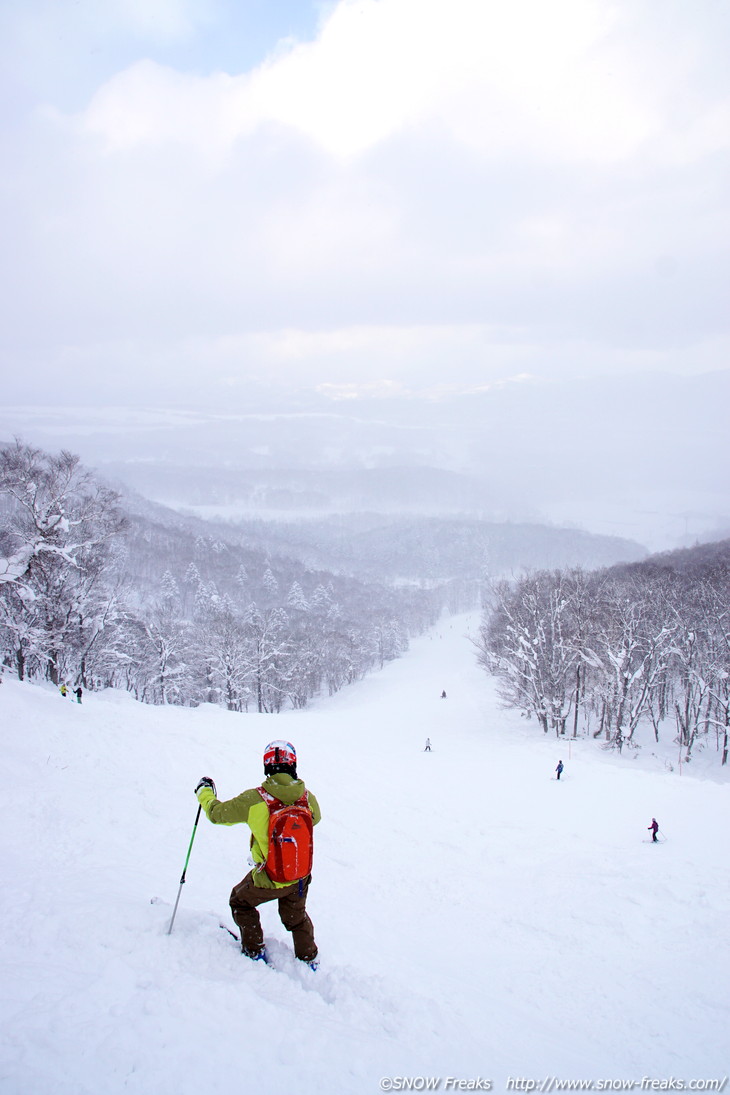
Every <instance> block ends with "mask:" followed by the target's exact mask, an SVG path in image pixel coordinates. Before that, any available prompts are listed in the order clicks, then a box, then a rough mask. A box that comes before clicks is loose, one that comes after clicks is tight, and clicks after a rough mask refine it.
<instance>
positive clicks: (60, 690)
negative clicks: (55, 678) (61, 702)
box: [58, 684, 68, 699]
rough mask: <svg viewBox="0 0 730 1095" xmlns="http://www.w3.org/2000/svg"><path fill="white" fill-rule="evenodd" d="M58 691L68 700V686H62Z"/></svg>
mask: <svg viewBox="0 0 730 1095" xmlns="http://www.w3.org/2000/svg"><path fill="white" fill-rule="evenodd" d="M58 691H59V692H60V693H61V695H62V696H63V698H64V699H66V693H67V692H68V688H67V687H66V685H65V684H62V685H61V687H60V688H59V690H58Z"/></svg>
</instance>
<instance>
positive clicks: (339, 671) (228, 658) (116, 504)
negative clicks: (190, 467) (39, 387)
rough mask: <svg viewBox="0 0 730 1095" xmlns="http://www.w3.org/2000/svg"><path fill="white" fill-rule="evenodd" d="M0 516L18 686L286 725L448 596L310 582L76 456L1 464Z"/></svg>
mask: <svg viewBox="0 0 730 1095" xmlns="http://www.w3.org/2000/svg"><path fill="white" fill-rule="evenodd" d="M0 503H1V505H2V521H1V522H0V557H2V558H1V559H0V643H1V644H2V645H1V654H2V660H3V662H4V664H5V665H6V666H8V667H10V668H11V669H12V670H13V671H14V672H15V673H16V674H17V676H18V677H19V678H20V679H21V680H22V679H26V678H28V679H31V680H38V679H40V680H50V681H51V682H53V683H54V684H61V683H66V684H67V685H69V686H70V687H71V688H76V687H78V686H79V685H80V686H81V687H82V688H83V689H88V688H91V689H99V688H105V687H122V688H125V689H127V690H128V691H130V692H131V693H132V694H133V695H134V696H136V697H137V698H139V699H142V700H144V701H146V702H150V703H175V704H185V705H189V704H197V703H201V702H208V703H222V704H224V705H225V706H226V707H227V708H228V709H229V710H231V711H245V710H249V709H251V708H253V709H254V710H257V711H261V712H277V711H280V710H281V709H282V708H284V707H286V706H292V707H302V706H304V705H305V704H306V703H307V702H308V700H309V699H311V697H312V696H314V695H316V694H317V693H318V692H319V691H320V690H321V689H326V690H327V691H328V692H329V693H330V694H331V693H333V692H336V691H337V690H338V689H340V688H341V687H343V685H345V684H348V683H351V682H352V681H354V680H358V679H360V678H361V677H362V676H363V674H365V673H366V672H367V671H368V670H369V669H372V668H374V667H382V666H383V664H384V663H385V662H386V661H388V660H390V659H392V658H395V657H397V656H398V655H399V654H400V653H402V652H403V650H405V649H406V648H407V645H408V641H409V636H410V635H412V634H418V633H420V632H422V631H423V630H424V629H425V628H426V627H428V626H429V625H430V624H431V623H433V621H434V620H435V619H436V618H437V616H438V615H439V613H440V612H441V609H442V607H443V604H442V602H443V598H444V597H445V596H446V597H448V596H453V593H451V594H449V593H448V592H444V591H443V590H438V589H435V590H419V589H413V588H400V589H397V588H394V587H386V586H385V585H382V584H376V583H373V582H369V583H363V582H359V581H357V580H356V579H354V578H350V577H343V576H337V575H334V574H331V573H326V572H322V571H315V570H311V569H309V568H307V567H305V566H304V565H303V564H301V563H299V562H297V561H296V560H293V559H290V558H287V557H285V556H267V555H265V554H262V553H261V552H260V551H257V550H252V549H250V548H248V547H247V546H246V544H245V543H242V542H241V540H242V537H238V542H237V540H236V537H235V535H234V534H233V533H231V535H230V537H229V539H228V540H227V541H224V540H223V539H221V538H220V537H218V536H215V535H210V533H209V530H206V527H205V524H204V523H203V522H190V521H187V522H186V521H185V520H184V519H183V518H176V519H175V518H174V516H173V519H171V518H170V515H167V519H166V520H161V519H160V513H161V512H162V511H161V509H159V508H158V509H155V508H154V507H151V506H145V505H144V504H139V502H138V503H137V504H136V506H135V505H132V504H127V503H126V502H125V499H124V498H123V497H122V495H120V494H119V493H118V492H116V491H114V490H112V489H111V488H110V487H108V486H106V485H104V484H102V483H100V482H99V481H98V480H97V479H96V478H95V476H94V475H93V474H92V473H91V472H89V471H88V470H85V469H84V468H83V466H82V465H81V463H80V461H79V458H78V457H77V456H75V455H73V454H71V453H68V452H61V453H59V454H56V455H53V454H50V453H46V452H44V451H42V450H40V449H37V448H34V447H33V446H30V445H27V444H25V443H23V442H20V441H16V442H15V444H14V445H9V446H6V447H4V448H3V450H2V452H1V453H0ZM196 530H197V531H196ZM206 533H207V534H206Z"/></svg>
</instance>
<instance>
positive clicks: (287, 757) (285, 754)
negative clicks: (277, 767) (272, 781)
mask: <svg viewBox="0 0 730 1095" xmlns="http://www.w3.org/2000/svg"><path fill="white" fill-rule="evenodd" d="M296 763H297V751H296V749H295V748H294V746H293V745H292V743H291V742H290V741H271V742H269V744H268V745H267V746H266V748H265V749H264V767H266V765H268V764H292V765H295V766H296Z"/></svg>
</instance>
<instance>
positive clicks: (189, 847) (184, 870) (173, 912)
mask: <svg viewBox="0 0 730 1095" xmlns="http://www.w3.org/2000/svg"><path fill="white" fill-rule="evenodd" d="M202 809H203V807H202V806H198V812H197V814H196V815H195V824H194V825H193V835H192V836H191V837H190V844H189V845H188V854H187V856H186V857H185V866H184V867H183V873H182V877H181V878H180V888H179V889H178V891H177V901H176V902H175V908H174V909H173V910H172V919H171V920H170V927H169V928H168V929H167V934H168V935H170V934H171V933H172V925H173V924H174V923H175V914H176V913H177V907H178V905H179V904H180V894H181V893H182V888H183V885H184V884H185V872H186V871H187V869H188V863H189V862H190V853H191V852H192V850H193V841H194V840H195V832H196V830H197V828H198V819H199V818H200V811H201V810H202Z"/></svg>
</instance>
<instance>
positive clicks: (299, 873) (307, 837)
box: [257, 787, 314, 882]
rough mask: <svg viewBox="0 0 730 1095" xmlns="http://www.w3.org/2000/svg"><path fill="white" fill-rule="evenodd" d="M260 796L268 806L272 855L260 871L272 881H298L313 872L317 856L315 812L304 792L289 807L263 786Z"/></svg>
mask: <svg viewBox="0 0 730 1095" xmlns="http://www.w3.org/2000/svg"><path fill="white" fill-rule="evenodd" d="M257 790H258V793H259V794H260V795H261V797H262V799H263V800H264V802H265V803H266V805H267V806H268V807H269V853H268V855H267V857H266V862H265V863H262V864H261V866H260V867H259V870H263V869H264V868H265V869H266V873H267V875H268V876H269V878H270V879H271V881H272V882H297V881H298V880H299V879H300V878H306V877H307V875H308V874H309V873H310V871H311V870H312V858H313V853H314V839H313V825H312V811H311V810H310V809H309V799H308V797H307V792H306V791H305V792H304V794H303V795H302V797H301V798H299V799H297V801H296V802H294V803H292V804H291V805H290V806H287V805H286V803H284V802H280V801H279V799H278V798H274V796H273V795H270V794H269V792H268V791H265V790H264V789H263V787H258V788H257Z"/></svg>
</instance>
